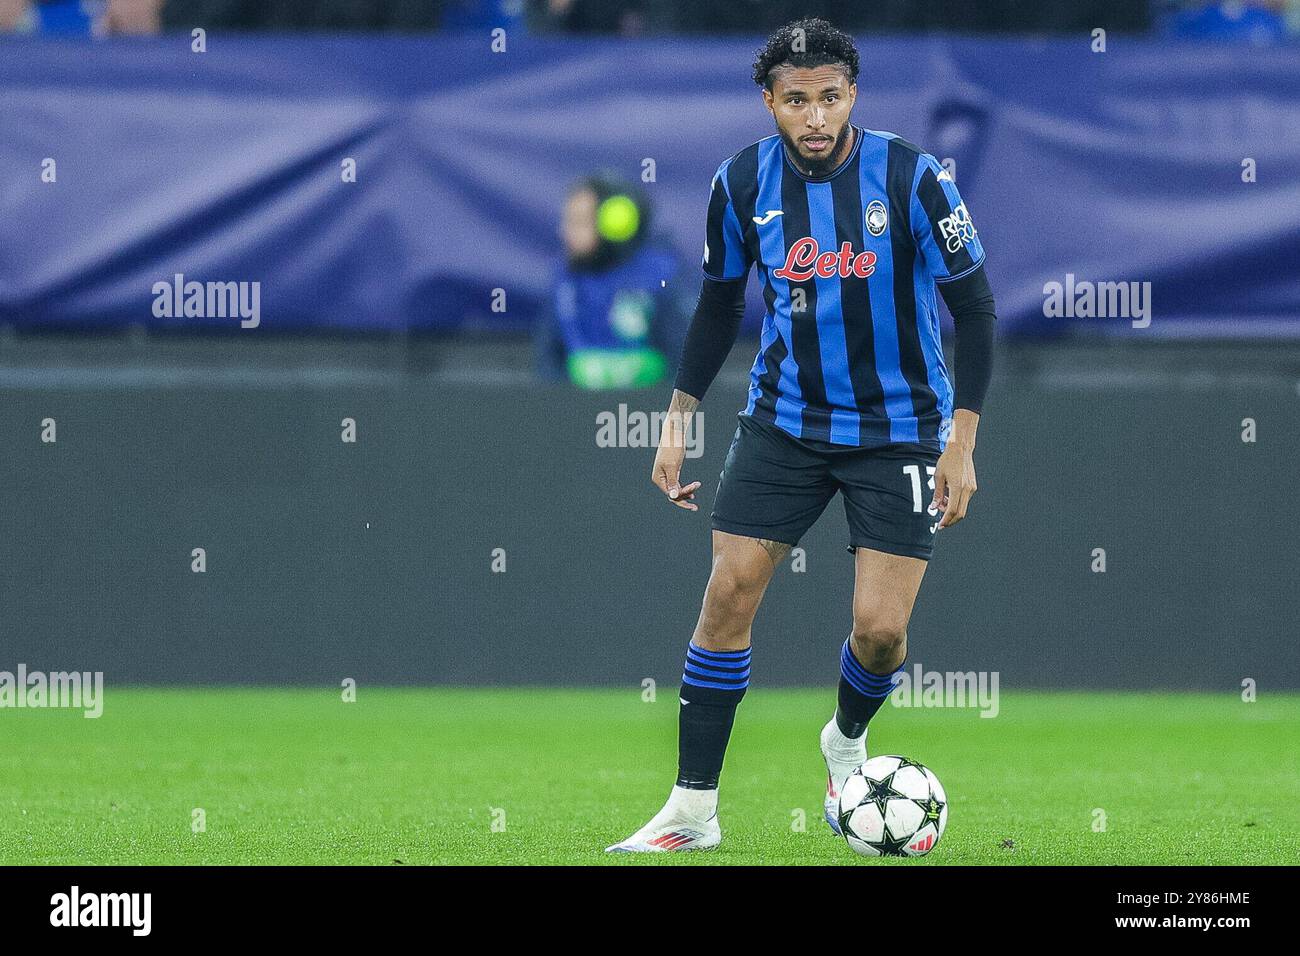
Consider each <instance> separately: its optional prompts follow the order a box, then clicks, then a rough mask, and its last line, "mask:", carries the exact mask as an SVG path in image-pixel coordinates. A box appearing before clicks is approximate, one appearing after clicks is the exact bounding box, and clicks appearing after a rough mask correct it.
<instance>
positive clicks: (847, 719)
mask: <svg viewBox="0 0 1300 956" xmlns="http://www.w3.org/2000/svg"><path fill="white" fill-rule="evenodd" d="M902 672H903V665H902V664H900V665H899V666H898V669H897V670H895V671H894V672H893V673H891V674H873V673H871V671H869V670H867V669H866V668H865V667H863V666H862V664H861V663H860V662H859V661H858V658H857V656H856V655H854V653H853V648H852V647H851V646H850V642H849V641H847V640H846V641H845V642H844V649H843V650H841V651H840V692H839V706H838V707H836V708H835V723H836V724H837V725H839V728H840V733H842V734H843V735H844V736H845V737H848V738H849V739H851V740H856V739H857V738H858V737H861V736H862V735H863V734H864V733H865V732H866V730H867V724H868V723H869V722H870V721H871V718H872V717H874V716H875V715H876V711H878V710H879V709H880V705H881V704H883V703H884V702H885V698H886V697H888V696H889V694H890V692H891V691H892V690H893V689H894V680H895V678H896V677H897V676H898V675H899V674H901V673H902Z"/></svg>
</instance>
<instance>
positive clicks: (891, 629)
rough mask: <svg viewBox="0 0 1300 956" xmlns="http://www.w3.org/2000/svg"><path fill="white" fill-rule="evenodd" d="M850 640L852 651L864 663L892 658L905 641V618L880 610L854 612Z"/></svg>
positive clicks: (875, 662)
mask: <svg viewBox="0 0 1300 956" xmlns="http://www.w3.org/2000/svg"><path fill="white" fill-rule="evenodd" d="M851 640H852V642H853V653H854V654H855V655H856V656H857V658H858V659H859V660H860V661H863V662H864V663H867V664H878V663H879V662H880V661H888V660H893V659H894V658H895V657H897V656H898V654H899V652H900V651H901V650H902V649H903V645H904V644H905V643H906V642H907V620H906V618H900V617H898V616H897V615H891V614H887V613H881V612H866V613H862V612H859V613H855V614H854V615H853V634H852V637H851Z"/></svg>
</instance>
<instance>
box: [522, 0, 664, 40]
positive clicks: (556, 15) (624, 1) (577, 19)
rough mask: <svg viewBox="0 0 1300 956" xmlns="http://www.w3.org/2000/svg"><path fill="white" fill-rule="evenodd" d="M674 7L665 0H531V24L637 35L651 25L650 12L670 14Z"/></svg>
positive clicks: (540, 28)
mask: <svg viewBox="0 0 1300 956" xmlns="http://www.w3.org/2000/svg"><path fill="white" fill-rule="evenodd" d="M671 6H672V4H671V3H665V2H663V0H619V2H614V0H531V2H530V4H529V11H528V27H529V29H530V30H531V31H533V32H534V33H617V34H621V35H623V36H636V35H638V34H641V33H645V32H646V30H647V26H649V25H650V19H649V17H648V16H647V14H648V13H651V12H653V11H654V10H658V11H661V12H663V13H665V14H667V13H668V11H669V8H671ZM666 19H670V18H666ZM660 25H666V24H660Z"/></svg>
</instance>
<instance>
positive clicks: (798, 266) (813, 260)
mask: <svg viewBox="0 0 1300 956" xmlns="http://www.w3.org/2000/svg"><path fill="white" fill-rule="evenodd" d="M875 271H876V254H875V253H874V252H871V251H867V252H859V253H857V254H856V255H854V253H853V247H852V246H850V245H849V244H848V243H847V242H844V243H841V245H840V250H839V252H829V251H828V252H822V251H821V247H820V246H818V245H817V240H816V239H813V238H811V237H805V238H803V239H796V240H795V241H794V243H793V244H792V245H791V246H790V251H789V253H787V254H786V257H785V265H783V266H781V267H780V268H779V269H776V270H774V271H773V273H772V275H774V276H776V277H777V278H778V279H790V280H791V281H793V282H806V281H808V280H809V279H811V278H812V277H813V276H818V277H820V278H822V279H831V278H834V277H835V276H839V277H840V278H841V279H847V278H848V277H849V276H857V277H858V278H859V279H865V278H867V277H868V276H869V275H871V274H872V273H873V272H875Z"/></svg>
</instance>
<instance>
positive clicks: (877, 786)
mask: <svg viewBox="0 0 1300 956" xmlns="http://www.w3.org/2000/svg"><path fill="white" fill-rule="evenodd" d="M866 781H867V793H866V795H865V796H864V797H863V798H862V802H863V803H874V804H875V805H876V806H877V807H879V808H880V816H881V819H884V816H885V805H886V804H887V803H889V801H890V800H906V799H907V794H905V793H902V792H900V791H898V790H895V789H894V774H893V773H889V774H888V775H886V776H884V777H882V778H881V779H880V780H872V779H871V778H870V777H867V778H866Z"/></svg>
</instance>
